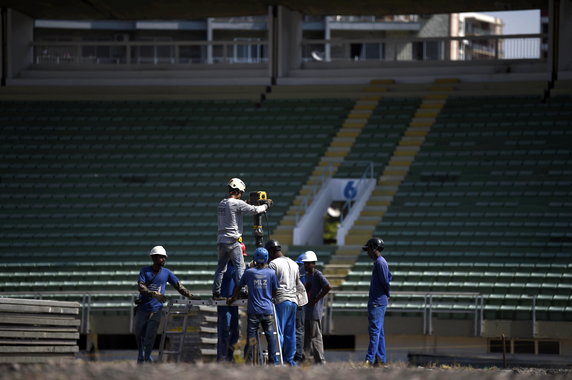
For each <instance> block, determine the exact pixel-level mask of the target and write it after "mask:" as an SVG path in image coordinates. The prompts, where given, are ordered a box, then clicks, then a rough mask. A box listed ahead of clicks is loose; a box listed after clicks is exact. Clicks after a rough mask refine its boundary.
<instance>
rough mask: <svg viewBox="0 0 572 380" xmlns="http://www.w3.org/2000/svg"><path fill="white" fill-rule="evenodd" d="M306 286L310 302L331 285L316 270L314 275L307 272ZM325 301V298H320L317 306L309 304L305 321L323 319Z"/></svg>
mask: <svg viewBox="0 0 572 380" xmlns="http://www.w3.org/2000/svg"><path fill="white" fill-rule="evenodd" d="M304 285H305V286H306V292H307V293H308V301H310V300H313V299H314V298H316V297H317V296H318V294H320V292H321V291H322V289H323V288H325V287H326V286H328V285H330V283H329V282H328V280H327V279H326V277H324V275H323V274H322V272H320V271H319V270H316V269H315V270H314V273H312V274H310V273H309V272H306V281H305V283H304ZM324 299H325V297H322V298H320V300H319V301H318V302H317V303H316V304H315V305H310V304H309V303H308V304H307V305H306V309H305V311H304V313H305V314H304V317H305V319H308V320H315V321H317V320H320V319H322V315H323V313H324Z"/></svg>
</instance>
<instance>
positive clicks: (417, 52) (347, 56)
mask: <svg viewBox="0 0 572 380" xmlns="http://www.w3.org/2000/svg"><path fill="white" fill-rule="evenodd" d="M547 37H548V36H547V35H545V34H519V35H495V36H470V37H468V36H463V37H430V38H412V39H407V40H395V39H380V40H363V39H360V40H357V39H356V40H349V39H331V40H308V39H306V40H303V41H302V59H303V60H304V61H305V62H312V61H320V62H349V61H474V60H481V59H487V60H490V59H496V60H506V59H541V58H542V56H543V54H542V49H543V47H542V40H543V38H547ZM471 51H474V52H475V54H471V53H470V52H471ZM477 53H478V54H477Z"/></svg>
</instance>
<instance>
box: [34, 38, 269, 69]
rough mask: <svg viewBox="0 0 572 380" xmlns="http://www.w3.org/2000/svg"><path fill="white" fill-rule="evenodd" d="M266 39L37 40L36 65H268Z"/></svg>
mask: <svg viewBox="0 0 572 380" xmlns="http://www.w3.org/2000/svg"><path fill="white" fill-rule="evenodd" d="M267 45H268V43H267V42H266V41H245V40H236V41H69V42H68V41H35V42H32V47H33V50H34V64H36V65H80V64H81V65H90V64H91V65H104V64H106V65H142V64H150V65H158V64H165V65H189V64H238V63H244V64H266V63H267V62H268V55H267V50H268V49H267Z"/></svg>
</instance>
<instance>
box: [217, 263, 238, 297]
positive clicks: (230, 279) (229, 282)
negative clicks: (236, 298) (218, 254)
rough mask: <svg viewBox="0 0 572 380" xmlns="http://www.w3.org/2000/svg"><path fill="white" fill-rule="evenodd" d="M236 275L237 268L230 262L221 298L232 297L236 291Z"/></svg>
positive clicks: (222, 284)
mask: <svg viewBox="0 0 572 380" xmlns="http://www.w3.org/2000/svg"><path fill="white" fill-rule="evenodd" d="M235 273H236V267H235V266H234V265H232V262H231V261H229V262H228V264H227V266H226V272H224V275H223V276H222V283H221V285H220V295H221V297H226V298H229V297H232V294H233V293H234V289H235V288H236V282H235V281H234V274H235Z"/></svg>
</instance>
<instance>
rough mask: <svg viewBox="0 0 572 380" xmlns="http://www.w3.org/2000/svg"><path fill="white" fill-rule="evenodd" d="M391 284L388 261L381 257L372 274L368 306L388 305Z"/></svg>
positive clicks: (374, 265) (374, 263)
mask: <svg viewBox="0 0 572 380" xmlns="http://www.w3.org/2000/svg"><path fill="white" fill-rule="evenodd" d="M390 282H391V272H390V271H389V267H388V266H387V261H385V259H384V258H383V257H382V256H379V257H378V258H377V259H376V260H375V261H374V262H373V271H372V272H371V282H370V284H369V302H368V304H370V305H371V304H376V305H387V299H388V298H389V283H390Z"/></svg>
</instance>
